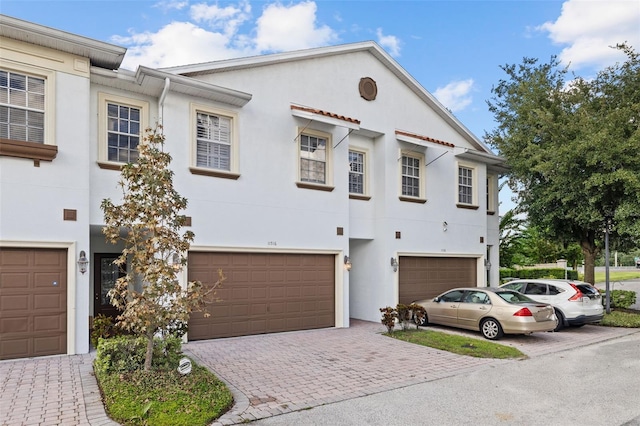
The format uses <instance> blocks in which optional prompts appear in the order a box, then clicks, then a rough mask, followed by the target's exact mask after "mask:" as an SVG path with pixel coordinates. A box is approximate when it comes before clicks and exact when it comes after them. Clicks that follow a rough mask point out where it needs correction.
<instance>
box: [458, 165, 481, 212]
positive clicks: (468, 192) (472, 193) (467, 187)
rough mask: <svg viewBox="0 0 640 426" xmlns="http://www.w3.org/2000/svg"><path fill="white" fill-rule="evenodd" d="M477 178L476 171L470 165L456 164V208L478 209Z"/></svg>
mask: <svg viewBox="0 0 640 426" xmlns="http://www.w3.org/2000/svg"><path fill="white" fill-rule="evenodd" d="M477 194H478V176H477V170H476V168H475V167H474V166H472V165H470V164H463V163H458V174H457V194H456V195H457V197H456V200H457V206H458V207H467V208H474V209H477V208H478V195H477Z"/></svg>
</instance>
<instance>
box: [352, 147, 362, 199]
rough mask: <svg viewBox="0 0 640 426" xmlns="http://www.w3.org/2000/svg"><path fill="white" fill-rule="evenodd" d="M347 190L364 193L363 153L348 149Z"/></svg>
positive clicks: (353, 192)
mask: <svg viewBox="0 0 640 426" xmlns="http://www.w3.org/2000/svg"><path fill="white" fill-rule="evenodd" d="M349 192H350V193H352V194H364V153H363V152H359V151H349Z"/></svg>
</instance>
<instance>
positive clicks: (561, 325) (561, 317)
mask: <svg viewBox="0 0 640 426" xmlns="http://www.w3.org/2000/svg"><path fill="white" fill-rule="evenodd" d="M555 311H556V317H557V318H558V325H556V328H554V329H553V331H560V330H562V329H563V328H564V315H562V312H560V311H559V310H557V309H556V310H555Z"/></svg>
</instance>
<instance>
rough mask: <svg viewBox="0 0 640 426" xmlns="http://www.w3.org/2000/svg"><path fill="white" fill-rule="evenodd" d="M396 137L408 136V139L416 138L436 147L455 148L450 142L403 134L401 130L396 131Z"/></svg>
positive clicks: (407, 133) (413, 134)
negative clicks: (434, 144)
mask: <svg viewBox="0 0 640 426" xmlns="http://www.w3.org/2000/svg"><path fill="white" fill-rule="evenodd" d="M396 135H404V136H409V137H410V138H416V139H420V140H423V141H427V142H433V143H437V144H438V145H444V146H448V147H451V148H455V145H454V144H452V143H450V142H445V141H441V140H439V139H434V138H430V137H429V136H422V135H416V134H415V133H409V132H403V131H402V130H396Z"/></svg>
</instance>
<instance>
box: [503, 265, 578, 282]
mask: <svg viewBox="0 0 640 426" xmlns="http://www.w3.org/2000/svg"><path fill="white" fill-rule="evenodd" d="M566 273H567V279H570V280H577V279H578V271H573V270H567V271H566ZM564 274H565V270H564V269H562V268H544V269H533V268H532V269H513V268H500V281H501V282H502V281H503V280H505V279H507V278H558V279H564Z"/></svg>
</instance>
